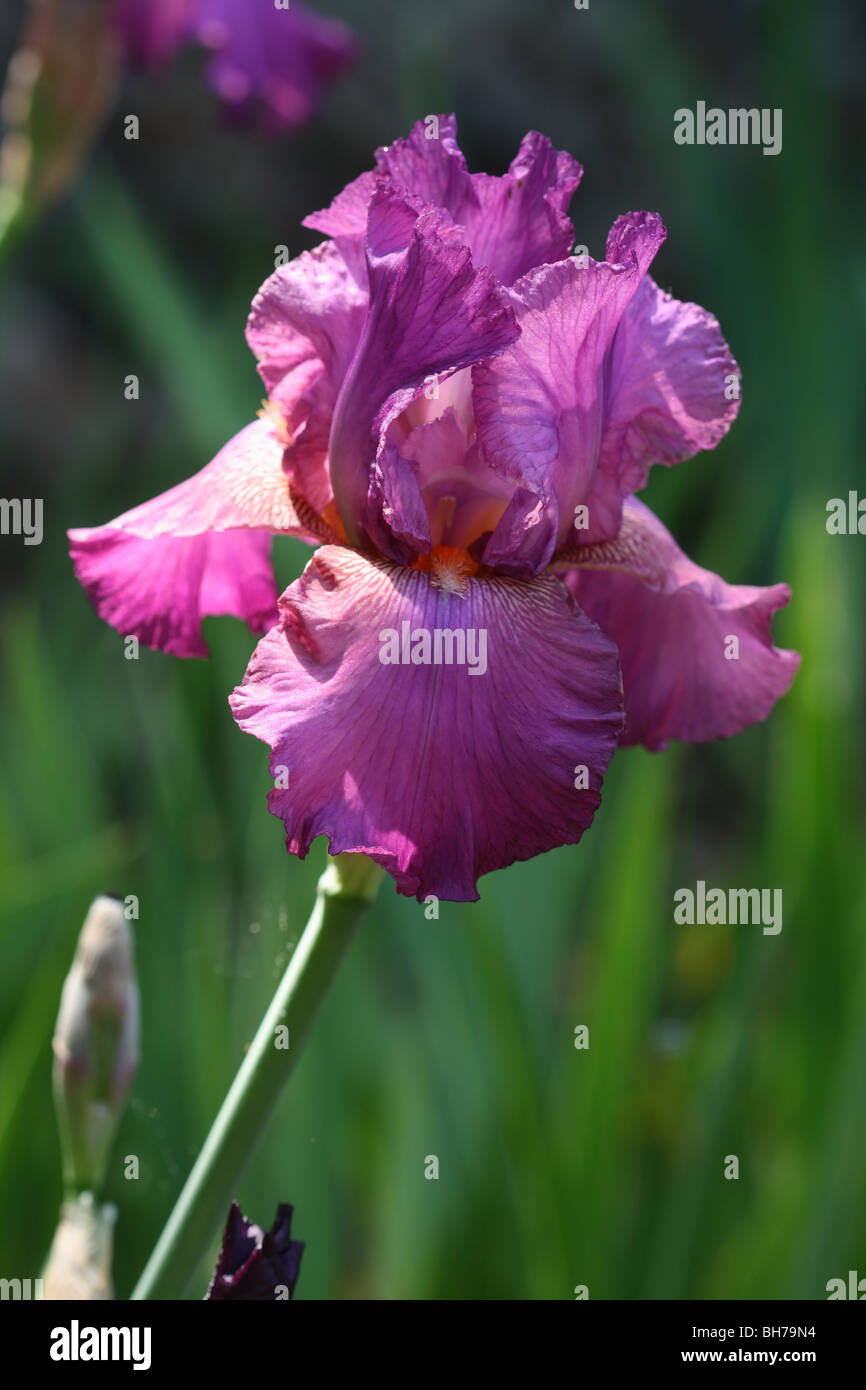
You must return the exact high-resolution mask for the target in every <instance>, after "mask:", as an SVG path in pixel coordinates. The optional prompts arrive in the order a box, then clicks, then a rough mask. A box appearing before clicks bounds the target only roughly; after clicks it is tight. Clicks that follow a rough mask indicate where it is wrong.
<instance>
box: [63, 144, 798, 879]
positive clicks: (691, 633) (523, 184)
mask: <svg viewBox="0 0 866 1390" xmlns="http://www.w3.org/2000/svg"><path fill="white" fill-rule="evenodd" d="M580 176H581V168H580V166H579V165H578V164H577V162H576V161H575V160H574V159H572V158H571V156H570V155H568V154H563V153H558V152H557V151H555V150H554V149H553V148H552V147H551V145H550V142H549V141H548V140H547V139H545V138H544V137H543V136H541V135H539V134H536V133H530V134H529V135H527V136H526V137H525V139H524V140H523V142H522V144H521V146H520V149H519V151H518V153H517V156H516V157H515V159H514V160H513V162H512V164H511V167H510V169H509V171H508V173H507V174H505V175H504V176H502V177H492V176H490V175H487V174H471V173H470V172H469V171H468V169H467V166H466V162H465V160H464V158H463V155H462V154H461V152H460V149H459V146H458V144H457V138H456V126H455V122H454V120H453V118H451V117H441V118H438V119H434V118H432V117H429V118H427V120H426V121H425V122H422V123H419V124H418V125H416V126H415V128H414V129H413V131H412V133H411V135H410V136H409V137H408V139H405V140H399V141H397V142H396V143H395V144H393V145H391V146H389V147H387V148H384V149H380V150H379V151H378V152H377V154H376V167H375V169H373V170H372V171H370V172H367V173H364V174H362V175H361V177H360V178H358V179H356V180H355V181H354V182H353V183H352V184H350V185H349V186H348V187H347V188H346V189H344V191H343V192H342V193H341V194H340V195H339V196H338V197H337V198H336V200H335V201H334V203H333V204H332V205H331V206H330V207H329V208H327V209H326V210H324V211H322V212H318V213H315V214H313V215H312V216H311V217H308V218H307V219H306V225H307V226H308V227H311V228H313V229H315V230H317V231H319V232H321V233H324V235H325V237H326V240H325V241H323V242H322V243H321V244H320V245H318V246H316V247H315V248H314V249H313V250H312V251H306V252H304V253H303V254H302V255H300V256H299V257H298V258H297V259H296V260H294V261H292V262H291V263H290V264H288V265H285V266H282V267H281V268H280V269H278V270H277V271H276V272H275V273H274V274H273V275H272V276H271V277H270V279H268V280H267V281H266V282H265V284H264V285H263V286H262V288H261V290H260V291H259V293H258V295H257V296H256V298H255V300H254V302H253V306H252V312H251V314H250V318H249V323H248V327H247V337H248V341H249V344H250V347H251V348H252V351H253V353H254V354H255V356H256V358H257V359H258V367H259V372H260V374H261V376H262V379H263V381H264V383H265V386H266V388H267V393H268V400H267V403H266V406H265V407H264V408H263V411H262V413H261V415H260V417H259V418H258V419H256V420H255V421H254V422H253V423H251V424H249V425H248V426H247V427H246V428H245V429H243V430H241V432H240V433H239V434H238V435H236V436H235V437H234V439H232V440H231V441H230V442H229V443H228V444H227V445H226V446H225V447H224V448H223V450H222V451H221V452H220V453H219V454H218V455H217V457H216V458H215V459H214V460H213V461H212V462H211V463H210V464H208V465H207V467H206V468H204V469H203V470H202V471H201V472H200V473H198V474H196V475H195V476H194V477H193V478H190V479H188V480H187V481H186V482H184V483H181V484H180V485H179V486H178V487H175V488H173V489H172V490H171V491H170V492H168V493H166V494H164V495H163V496H161V497H157V498H156V499H155V500H153V501H151V502H147V503H145V504H144V505H143V506H140V507H137V508H135V509H134V510H133V511H130V512H127V513H125V514H124V515H123V516H121V517H119V518H118V519H117V520H116V521H113V522H111V523H110V524H109V525H108V526H105V527H102V528H99V529H95V530H78V531H74V532H71V533H70V535H71V541H72V556H73V560H74V564H75V568H76V571H77V574H78V577H79V579H80V581H81V583H82V584H83V585H84V587H85V589H86V590H87V593H88V594H89V596H90V598H91V601H92V602H93V604H94V606H95V607H96V609H97V611H98V612H99V613H100V614H101V615H102V617H104V618H105V619H107V621H108V622H110V623H112V624H113V625H114V626H115V627H116V628H117V629H118V630H119V631H120V632H121V633H123V634H136V635H138V636H139V637H140V638H141V639H142V640H143V641H145V642H147V643H149V644H150V645H151V646H153V647H159V648H162V649H163V650H165V651H168V652H173V653H175V654H176V655H179V656H201V655H206V654H207V649H206V647H205V645H204V642H203V639H202V634H201V620H202V618H204V617H205V616H206V615H208V614H222V613H230V614H234V615H235V616H237V617H239V618H243V619H245V620H246V621H247V622H248V623H249V625H250V626H251V628H252V629H253V631H254V632H257V633H264V634H265V635H264V636H263V638H262V640H261V641H260V643H259V645H258V647H257V648H256V651H255V653H254V655H253V657H252V660H251V662H250V665H249V668H248V670H247V672H246V675H245V678H244V681H243V683H242V684H241V685H240V686H239V687H238V689H237V690H235V692H234V694H233V695H232V697H231V702H230V703H231V706H232V709H233V712H234V716H235V719H236V721H237V723H238V724H239V725H240V727H241V728H242V729H244V730H246V731H247V732H249V733H252V734H255V735H256V736H257V737H258V738H260V739H262V740H263V741H264V742H265V743H266V744H268V745H269V747H270V748H271V750H272V754H271V762H270V767H271V773H272V776H273V778H274V788H273V790H272V791H271V792H270V794H269V805H270V809H271V811H272V812H273V813H274V814H275V815H277V816H279V817H280V818H281V819H282V820H283V821H284V823H285V828H286V843H287V847H288V849H289V850H290V851H291V852H292V853H294V854H297V855H300V856H302V857H303V856H304V855H305V854H306V853H307V850H308V849H309V846H310V843H311V841H312V840H313V839H314V838H315V837H316V836H318V835H322V834H324V835H326V836H327V837H328V840H329V847H330V851H331V853H332V854H336V853H339V852H342V851H355V852H362V853H364V854H367V855H370V856H371V857H372V858H373V859H374V860H375V861H377V862H378V863H379V864H380V865H382V866H383V867H384V868H385V869H386V870H387V871H388V872H389V873H390V874H391V875H392V877H393V878H394V880H395V883H396V886H397V888H398V890H399V891H400V892H401V893H405V894H408V895H413V894H414V895H417V897H418V898H419V900H421V899H424V898H426V897H427V896H428V895H431V894H432V895H436V896H437V897H443V898H449V899H456V900H471V899H474V898H477V896H478V893H477V887H476V880H477V878H478V877H479V875H481V874H484V873H487V872H489V871H490V870H492V869H497V868H502V867H504V866H506V865H508V864H510V863H512V862H514V861H515V860H519V859H528V858H530V857H532V856H534V855H536V854H539V853H541V852H543V851H545V850H549V849H552V848H553V847H554V846H557V845H561V844H573V843H576V842H577V841H578V840H579V839H580V838H581V835H582V834H583V832H584V830H586V829H587V827H588V826H589V825H590V823H591V821H592V819H593V816H594V814H595V810H596V808H597V806H598V804H599V801H600V791H601V784H602V779H603V776H604V773H605V770H606V768H607V765H608V762H609V761H610V758H611V756H612V754H613V752H614V749H615V748H616V747H617V746H618V745H619V744H636V743H643V744H645V745H647V746H648V747H650V748H655V749H657V748H661V747H663V746H664V744H665V743H666V742H667V741H668V740H669V739H685V740H689V741H694V742H700V741H703V740H708V739H715V738H719V737H728V736H729V735H732V734H735V733H737V732H738V731H739V730H741V729H743V728H744V727H745V726H746V725H748V724H751V723H753V722H754V721H756V720H761V719H764V718H765V717H766V716H767V715H768V713H769V712H770V709H771V708H772V706H773V703H774V702H775V700H777V699H778V698H779V696H781V695H782V694H783V693H784V692H785V691H786V690H787V688H788V686H789V685H790V683H791V680H792V679H793V676H794V672H795V670H796V667H797V663H798V658H797V656H796V654H795V653H793V652H786V651H781V650H777V649H776V648H775V647H774V646H773V644H772V640H771V635H770V626H771V620H772V615H773V613H774V612H775V610H776V609H777V608H780V607H781V606H782V605H784V604H785V603H787V601H788V598H789V590H788V588H787V587H786V586H785V585H783V584H776V585H773V586H772V587H770V588H755V587H752V586H740V585H729V584H727V583H725V582H724V580H722V579H720V578H719V577H718V576H717V575H715V574H712V573H710V572H709V571H707V570H704V569H701V568H700V567H699V566H698V565H696V564H694V563H693V561H691V560H690V559H688V558H687V556H686V555H684V554H683V552H682V551H681V550H680V549H679V548H678V546H677V544H676V542H675V541H674V540H673V538H672V537H671V535H670V534H669V532H668V531H667V530H666V529H665V527H664V526H663V525H662V523H661V522H660V521H659V520H658V519H657V518H656V517H655V516H654V515H653V513H652V512H651V511H650V510H649V509H648V508H647V507H646V506H645V504H644V503H643V502H641V501H640V500H638V498H637V497H635V496H634V494H635V493H636V492H637V491H638V490H639V489H641V488H642V487H643V486H644V484H645V483H646V481H647V475H648V472H649V468H650V466H651V464H653V463H661V464H665V465H672V464H676V463H679V462H680V461H681V460H683V459H686V458H688V457H690V456H691V455H693V454H694V453H696V452H697V451H698V450H700V449H709V448H712V447H714V446H715V445H716V444H717V443H718V442H719V440H720V439H721V438H722V437H723V436H724V434H725V433H726V431H727V430H728V428H729V426H730V424H731V422H732V420H733V419H734V416H735V415H736V412H737V408H738V404H739V372H738V369H737V366H736V363H735V362H734V360H733V358H732V357H731V354H730V351H729V349H728V346H727V344H726V343H725V341H724V339H723V337H722V334H721V332H720V329H719V325H718V323H717V322H716V320H715V319H714V318H713V317H712V316H711V315H710V314H708V313H707V312H706V311H705V310H703V309H701V308H699V307H698V306H697V305H695V304H686V303H681V302H680V301H679V300H676V299H673V298H672V297H671V296H670V295H669V294H667V293H665V292H664V291H662V290H661V289H659V287H658V286H657V285H656V284H655V282H654V281H653V280H652V278H651V277H650V275H649V273H648V271H649V266H650V264H651V262H652V260H653V257H654V256H655V254H656V252H657V251H658V249H659V247H660V246H661V244H662V242H663V241H664V239H665V228H664V226H663V225H662V222H661V220H660V218H659V217H658V216H657V215H656V214H654V213H647V212H634V213H628V214H626V215H625V216H622V217H619V218H618V219H617V220H616V222H615V223H614V225H613V227H612V228H611V231H610V234H609V236H608V239H607V248H606V253H605V259H604V260H602V261H596V260H593V259H592V258H591V257H589V256H588V255H587V254H584V252H583V249H582V248H579V253H578V254H577V255H573V254H571V252H572V248H573V242H574V232H573V229H572V226H571V223H570V221H569V219H568V217H567V215H566V209H567V207H568V204H569V201H570V199H571V195H572V193H573V192H574V189H575V188H576V186H577V184H578V181H579V179H580ZM274 534H278V535H280V534H282V535H293V536H300V537H302V538H303V539H305V540H306V541H308V542H309V543H310V544H312V545H314V546H317V547H318V548H317V550H316V553H315V554H314V555H313V557H312V559H311V560H310V562H309V564H308V565H307V567H306V569H305V571H304V573H303V574H302V575H301V577H300V578H299V579H297V580H296V581H295V582H294V583H293V584H291V585H290V586H289V588H288V589H287V590H286V591H285V593H284V594H283V595H282V597H281V598H280V599H279V603H277V602H276V594H275V586H274V579H273V575H272V571H271V567H270V561H269V552H270V545H271V538H272V536H273V535H274ZM482 634H483V638H482ZM482 646H483V649H484V662H483V663H482V662H481V660H480V652H481V649H482ZM472 650H474V653H475V657H476V658H478V659H476V661H475V663H474V665H473V664H472V662H471V660H470V657H469V653H470V651H472ZM461 656H462V659H461ZM437 657H438V660H437ZM482 665H483V669H482Z"/></svg>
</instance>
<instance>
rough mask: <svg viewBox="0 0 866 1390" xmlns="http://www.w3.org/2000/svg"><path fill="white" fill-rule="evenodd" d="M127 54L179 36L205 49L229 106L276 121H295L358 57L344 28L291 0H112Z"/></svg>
mask: <svg viewBox="0 0 866 1390" xmlns="http://www.w3.org/2000/svg"><path fill="white" fill-rule="evenodd" d="M116 19H117V24H118V27H119V31H120V35H121V39H122V41H123V44H124V47H125V49H126V52H127V53H128V55H129V57H130V59H131V60H132V61H133V62H137V63H144V64H151V63H157V62H162V61H164V60H165V59H167V58H169V57H171V55H172V54H173V53H174V52H175V51H176V49H177V48H178V47H179V46H180V45H181V44H182V43H184V42H188V41H192V42H197V43H199V44H201V45H203V46H204V47H205V48H207V49H208V50H209V51H210V53H211V55H212V56H211V61H210V65H209V70H208V71H209V77H210V81H211V84H212V86H213V87H214V89H215V91H216V92H217V93H218V95H219V96H220V98H221V99H222V101H223V102H225V104H226V105H227V107H229V109H230V110H232V111H233V112H235V113H237V114H239V115H243V116H245V117H255V119H256V120H257V121H258V122H259V123H260V124H262V125H264V126H269V127H271V128H275V129H282V128H293V127H295V126H299V125H302V124H303V123H304V122H305V121H306V120H308V119H309V118H310V116H311V115H312V114H313V112H314V110H315V108H316V105H317V103H318V100H319V98H320V96H321V94H322V92H323V91H324V90H325V88H326V87H327V86H328V85H329V84H330V83H331V82H333V81H334V79H335V78H337V77H339V76H340V74H341V73H342V72H344V71H345V70H346V68H347V67H349V66H350V65H351V64H352V63H353V62H354V61H355V59H356V57H357V44H356V41H355V38H354V36H353V34H352V33H351V31H350V30H349V29H348V28H347V27H346V26H345V25H344V24H341V23H340V22H339V21H338V20H336V19H331V18H328V17H325V16H322V15H318V14H314V13H313V12H312V11H311V10H308V9H306V8H305V6H303V5H301V4H298V3H297V0H291V5H290V6H287V7H286V8H277V6H276V5H275V3H274V0H117V10H116Z"/></svg>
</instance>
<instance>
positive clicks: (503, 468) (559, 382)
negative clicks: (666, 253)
mask: <svg viewBox="0 0 866 1390" xmlns="http://www.w3.org/2000/svg"><path fill="white" fill-rule="evenodd" d="M664 235H665V232H664V227H663V226H662V223H661V221H660V219H659V218H657V217H655V216H654V215H653V214H646V215H645V216H644V218H643V220H642V221H641V223H640V224H639V225H634V226H633V227H632V228H631V237H630V239H629V241H628V244H622V245H620V246H619V247H618V250H619V253H620V254H619V257H618V259H617V260H616V261H612V262H607V261H602V262H598V261H593V260H591V259H588V261H587V263H586V264H584V263H583V261H582V260H580V259H578V258H573V259H568V260H564V261H560V262H558V263H557V264H556V265H547V266H542V267H541V268H540V269H539V270H535V271H532V272H531V273H530V274H529V275H527V276H525V277H524V278H523V279H522V280H520V281H518V283H517V284H516V285H515V286H514V289H513V290H512V291H511V302H512V304H513V305H514V307H515V310H516V313H517V320H518V324H519V326H520V337H519V338H518V340H517V342H515V343H514V344H513V345H512V346H511V347H509V348H508V349H507V350H506V351H505V352H504V353H502V354H501V356H499V357H497V358H496V359H495V360H493V361H490V362H484V363H482V364H481V365H480V366H478V367H476V368H475V370H474V372H473V402H474V406H475V419H476V423H477V428H478V441H479V446H480V448H481V451H482V453H483V454H484V455H485V457H486V458H487V459H488V460H489V461H490V463H491V465H492V466H495V467H496V468H497V469H498V470H499V471H500V472H502V473H503V474H504V475H505V476H506V477H509V478H511V479H512V480H513V481H514V482H516V483H519V484H520V485H521V486H522V487H523V488H524V489H525V490H526V493H527V537H528V536H529V533H530V532H531V530H532V529H533V528H535V529H537V534H538V543H537V545H536V547H535V549H534V551H531V550H530V549H529V547H528V546H527V545H524V554H525V555H526V557H527V558H528V560H529V561H530V562H531V563H532V565H533V567H534V568H535V569H536V570H538V569H540V568H542V567H543V566H544V565H546V564H547V562H548V560H549V559H550V554H551V550H552V541H551V539H550V538H551V537H553V538H554V540H556V541H558V543H559V544H562V543H563V542H564V541H565V539H566V538H567V537H568V536H569V534H570V532H571V531H572V528H573V525H574V509H575V507H576V505H577V504H583V505H586V506H587V507H588V519H585V520H586V525H585V526H584V529H583V532H582V537H583V539H585V540H592V541H595V540H600V539H602V538H604V537H605V536H612V535H615V534H616V532H617V530H618V528H619V517H620V505H621V495H620V491H619V489H618V488H617V486H616V480H615V479H613V480H611V479H601V480H600V479H599V476H598V463H599V457H600V452H601V443H602V439H603V437H604V430H605V409H606V400H607V384H606V378H607V362H608V356H609V351H610V347H611V344H612V342H613V340H614V335H615V334H616V330H617V326H618V324H619V322H620V320H621V318H622V316H623V313H624V312H625V309H626V306H627V305H628V303H629V301H630V299H631V298H632V296H633V295H634V293H635V291H636V290H637V288H638V285H639V284H640V281H641V279H642V277H643V275H644V273H645V271H646V267H647V265H648V264H649V262H650V261H651V260H652V257H653V256H654V254H655V252H656V250H657V248H658V247H659V245H660V244H661V242H662V240H663V239H664ZM600 484H601V485H600ZM532 494H534V496H533V495H532ZM539 498H540V499H541V502H542V504H543V506H542V507H541V508H540V509H539V508H538V506H537V499H539ZM533 517H534V518H535V520H534V522H533ZM518 520H519V519H518V518H517V517H515V516H512V517H510V518H509V526H512V525H514V524H516V523H517V522H518ZM507 541H508V537H507V536H496V535H494V537H493V540H492V542H491V555H493V554H498V553H499V552H500V551H503V550H504V549H505V543H507Z"/></svg>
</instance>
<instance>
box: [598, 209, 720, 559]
mask: <svg viewBox="0 0 866 1390" xmlns="http://www.w3.org/2000/svg"><path fill="white" fill-rule="evenodd" d="M635 216H636V214H632V218H634V217H635ZM629 232H630V220H629V219H625V218H621V219H620V222H619V223H618V224H617V225H616V227H615V228H614V231H613V232H612V233H611V238H612V239H613V237H614V234H615V233H617V234H618V240H617V241H613V240H612V241H609V243H608V249H607V256H608V260H611V259H614V258H615V257H618V256H621V255H622V245H623V241H622V238H623V233H625V235H626V236H627V235H628V234H629ZM606 380H607V403H606V408H605V418H604V435H603V437H602V442H601V458H600V462H599V475H600V478H602V479H609V480H610V484H611V487H612V489H613V490H615V491H616V492H618V493H619V494H620V495H624V494H627V493H630V492H637V491H639V489H640V488H642V487H643V486H644V484H645V483H646V480H647V475H648V473H649V470H650V467H651V465H652V464H653V463H663V464H668V465H670V464H675V463H682V462H683V460H684V459H688V458H691V457H692V455H693V454H696V453H698V452H699V451H700V450H701V449H714V448H715V447H716V445H717V444H718V443H719V441H720V440H721V439H723V438H724V436H725V435H726V434H727V432H728V430H729V429H730V427H731V425H732V424H733V422H734V420H735V419H736V416H737V411H738V410H739V408H740V369H739V367H738V366H737V364H736V362H735V361H734V358H733V357H732V355H731V350H730V348H729V347H728V345H727V343H726V342H725V339H724V338H723V337H722V330H721V328H720V327H719V323H718V320H717V319H715V318H714V317H713V315H712V314H708V313H707V311H706V310H705V309H701V308H700V306H699V305H697V304H686V303H683V302H682V301H681V300H679V299H674V298H673V297H672V296H671V295H670V294H667V293H665V291H663V290H660V289H659V287H658V285H657V284H656V283H655V281H654V280H653V279H652V277H651V276H649V275H645V276H644V278H643V280H642V281H641V283H640V285H639V286H638V289H637V291H636V293H635V295H634V298H633V299H632V300H631V302H630V303H629V305H628V307H627V309H626V310H625V313H624V314H623V316H622V319H621V321H620V324H619V327H618V328H617V331H616V337H615V338H614V342H613V346H612V348H611V352H610V355H609V361H608V365H607V378H606ZM585 539H589V538H588V537H586V538H585Z"/></svg>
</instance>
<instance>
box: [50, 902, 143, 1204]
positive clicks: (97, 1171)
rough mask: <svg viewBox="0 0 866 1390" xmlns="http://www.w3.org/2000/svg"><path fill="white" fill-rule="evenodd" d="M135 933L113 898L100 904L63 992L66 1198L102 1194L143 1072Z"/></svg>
mask: <svg viewBox="0 0 866 1390" xmlns="http://www.w3.org/2000/svg"><path fill="white" fill-rule="evenodd" d="M138 1032H139V1005H138V985H137V983H136V978H135V965H134V962H133V943H132V931H131V929H130V925H129V922H128V921H127V920H126V917H125V916H124V913H123V908H122V906H121V904H120V903H119V902H118V901H117V900H116V899H115V898H105V897H101V898H96V899H95V900H94V902H93V904H92V905H91V908H90V911H89V912H88V914H87V917H86V919H85V922H84V926H83V927H82V929H81V935H80V937H79V938H78V947H77V950H76V952H75V958H74V960H73V962H72V965H71V967H70V970H69V974H68V975H67V977H66V981H65V983H64V985H63V993H62V995H61V998H60V1012H59V1014H58V1016H57V1026H56V1028H55V1032H54V1044H53V1046H54V1098H55V1107H56V1110H57V1118H58V1125H59V1128H60V1138H61V1144H62V1147H63V1176H64V1182H65V1184H66V1187H67V1190H68V1191H69V1192H81V1191H91V1192H97V1191H98V1190H99V1188H100V1187H101V1185H102V1182H103V1179H104V1177H105V1169H106V1164H107V1162H108V1155H109V1150H110V1148H111V1143H112V1140H113V1138H114V1132H115V1129H116V1127H117V1122H118V1120H119V1118H120V1114H121V1111H122V1110H123V1104H124V1101H125V1099H126V1093H127V1091H128V1090H129V1086H130V1083H131V1081H132V1078H133V1076H134V1075H135V1070H136V1067H137V1066H138Z"/></svg>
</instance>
